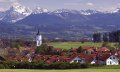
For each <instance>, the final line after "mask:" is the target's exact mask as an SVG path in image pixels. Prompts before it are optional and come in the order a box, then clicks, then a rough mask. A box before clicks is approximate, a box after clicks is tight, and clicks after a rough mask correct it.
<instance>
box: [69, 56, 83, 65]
mask: <svg viewBox="0 0 120 72" xmlns="http://www.w3.org/2000/svg"><path fill="white" fill-rule="evenodd" d="M70 63H80V64H84V63H85V60H84V59H82V58H80V57H78V56H77V57H75V58H73V59H72V60H71V61H70Z"/></svg>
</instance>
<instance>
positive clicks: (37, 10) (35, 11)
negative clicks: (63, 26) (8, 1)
mask: <svg viewBox="0 0 120 72" xmlns="http://www.w3.org/2000/svg"><path fill="white" fill-rule="evenodd" d="M47 12H48V9H45V8H40V7H36V8H35V9H33V10H32V14H40V13H47Z"/></svg>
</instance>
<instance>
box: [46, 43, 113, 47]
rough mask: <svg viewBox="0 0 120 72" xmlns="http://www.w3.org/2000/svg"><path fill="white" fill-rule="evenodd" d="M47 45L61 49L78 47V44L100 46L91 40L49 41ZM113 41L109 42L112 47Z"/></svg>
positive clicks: (100, 44)
mask: <svg viewBox="0 0 120 72" xmlns="http://www.w3.org/2000/svg"><path fill="white" fill-rule="evenodd" d="M48 44H49V45H52V46H54V47H55V48H63V49H70V48H78V47H79V46H95V47H101V46H102V44H103V43H102V42H101V43H93V42H85V43H81V42H51V43H48ZM114 44H115V43H109V45H111V46H112V47H114Z"/></svg>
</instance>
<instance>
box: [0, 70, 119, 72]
mask: <svg viewBox="0 0 120 72" xmlns="http://www.w3.org/2000/svg"><path fill="white" fill-rule="evenodd" d="M93 71H94V72H120V69H68V70H27V69H1V70H0V72H93Z"/></svg>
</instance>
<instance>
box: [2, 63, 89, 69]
mask: <svg viewBox="0 0 120 72" xmlns="http://www.w3.org/2000/svg"><path fill="white" fill-rule="evenodd" d="M78 68H88V65H87V64H79V63H66V62H56V63H51V64H46V63H44V62H42V61H40V62H2V63H0V69H78Z"/></svg>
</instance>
